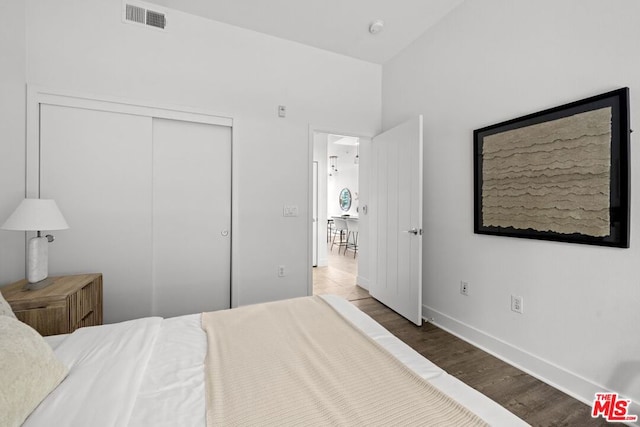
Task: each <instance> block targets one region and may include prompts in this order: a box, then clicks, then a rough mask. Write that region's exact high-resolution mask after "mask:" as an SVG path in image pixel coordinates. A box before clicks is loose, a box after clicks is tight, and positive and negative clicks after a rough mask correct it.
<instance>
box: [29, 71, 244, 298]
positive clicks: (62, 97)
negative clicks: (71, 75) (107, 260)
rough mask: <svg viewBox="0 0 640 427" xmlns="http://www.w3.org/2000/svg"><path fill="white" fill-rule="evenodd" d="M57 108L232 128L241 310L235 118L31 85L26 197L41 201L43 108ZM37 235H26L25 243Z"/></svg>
mask: <svg viewBox="0 0 640 427" xmlns="http://www.w3.org/2000/svg"><path fill="white" fill-rule="evenodd" d="M41 105H54V106H59V107H71V108H82V109H88V110H98V111H107V112H112V113H122V114H131V115H138V116H146V117H157V118H161V119H170V120H180V121H186V122H195V123H204V124H211V125H218V126H226V127H229V128H231V239H230V245H231V265H230V266H229V269H230V277H231V283H230V284H229V285H230V287H231V301H230V305H231V307H237V306H238V297H237V295H238V283H237V279H236V278H237V277H238V274H237V271H238V265H237V264H238V261H237V260H238V259H239V256H238V253H237V251H238V248H237V245H236V244H234V242H235V236H236V234H237V233H238V200H237V194H238V191H237V190H238V188H237V186H238V180H237V179H236V171H237V165H236V159H235V156H234V155H233V152H234V149H233V141H234V126H233V118H232V117H228V116H225V115H222V114H218V113H214V112H211V111H207V110H204V109H198V108H188V107H184V106H177V105H170V104H162V103H159V102H149V101H138V100H131V99H126V98H121V97H113V96H96V95H89V94H85V93H81V92H75V91H67V90H55V89H49V88H44V87H40V86H37V85H31V84H28V85H27V115H26V116H27V117H26V163H25V167H26V171H25V188H26V191H25V197H28V198H39V197H40V106H41ZM32 234H33V233H25V241H26V240H27V239H29V238H30V237H32Z"/></svg>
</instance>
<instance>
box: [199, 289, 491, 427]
mask: <svg viewBox="0 0 640 427" xmlns="http://www.w3.org/2000/svg"><path fill="white" fill-rule="evenodd" d="M202 327H203V329H204V330H205V331H206V333H207V341H208V346H209V347H208V352H207V356H206V361H205V365H206V368H205V369H206V375H205V378H206V400H207V413H206V417H207V426H210V427H211V426H232V425H242V426H251V425H260V426H270V425H274V426H283V425H305V426H308V425H323V426H324V425H343V426H355V425H362V426H374V425H380V426H389V425H402V426H416V425H430V426H476V425H485V423H484V422H483V421H482V420H481V419H480V418H478V417H477V416H476V415H474V414H473V413H471V412H470V411H469V410H467V409H466V408H464V407H462V406H461V405H460V404H458V403H456V402H455V401H454V400H452V399H451V398H449V397H448V396H446V395H444V394H443V393H441V392H440V391H439V390H437V389H436V388H435V387H433V386H431V385H430V384H429V383H428V382H427V381H425V380H423V379H422V378H420V377H419V376H417V375H416V374H414V373H413V371H411V370H409V369H408V368H406V367H405V366H404V365H403V364H402V363H400V362H399V361H398V360H397V359H395V358H394V357H393V356H391V355H390V354H389V353H388V352H387V351H386V350H385V349H383V348H382V347H380V346H379V345H378V344H377V343H375V342H374V341H373V340H371V339H370V338H369V337H367V336H366V335H364V334H363V333H362V332H360V331H359V330H358V329H356V328H355V327H354V326H352V325H351V324H350V323H349V322H348V321H346V320H345V319H343V318H342V316H341V315H339V314H338V313H337V312H336V311H335V310H334V309H333V308H332V307H331V306H330V305H329V304H328V303H326V302H325V301H324V300H322V299H321V298H319V297H306V298H297V299H293V300H285V301H278V302H273V303H267V304H259V305H253V306H246V307H241V308H237V309H233V310H225V311H217V312H213V313H204V314H203V315H202Z"/></svg>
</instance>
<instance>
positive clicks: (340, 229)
mask: <svg viewBox="0 0 640 427" xmlns="http://www.w3.org/2000/svg"><path fill="white" fill-rule="evenodd" d="M333 227H334V229H335V232H334V234H333V239H332V240H331V250H333V246H334V245H337V246H338V254H339V253H340V248H342V247H344V250H345V253H346V251H347V237H348V236H349V229H348V227H347V220H345V219H343V218H334V219H333ZM336 236H338V242H337V243H336Z"/></svg>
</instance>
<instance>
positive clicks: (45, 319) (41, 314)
mask: <svg viewBox="0 0 640 427" xmlns="http://www.w3.org/2000/svg"><path fill="white" fill-rule="evenodd" d="M14 313H15V315H16V317H17V318H18V320H20V321H22V322H24V323H26V324H27V325H29V326H31V327H32V328H33V329H35V330H36V331H38V332H40V334H41V335H57V334H65V333H67V332H69V316H68V313H69V311H68V310H67V306H66V304H62V305H59V306H48V307H41V308H32V309H29V310H22V311H14Z"/></svg>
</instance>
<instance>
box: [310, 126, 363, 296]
mask: <svg viewBox="0 0 640 427" xmlns="http://www.w3.org/2000/svg"><path fill="white" fill-rule="evenodd" d="M336 129H338V127H333V126H317V125H313V124H309V134H308V140H307V188H308V190H307V208H308V212H309V213H311V212H313V144H314V136H315V134H316V133H330V134H334V135H343V136H351V137H355V138H364V139H369V140H372V139H373V136H374V135H371V134H369V133H367V132H358V131H350V130H336ZM320 176H322V173H321V171H320V170H318V178H320ZM366 178H367V179H370V177H368V176H367V177H366ZM358 179H359V180H360V179H361V176H360V174H358ZM359 185H360V183H359V182H358V186H359ZM307 242H308V243H307V260H308V262H307V267H306V269H307V295H313V267H312V265H313V219H312V216H311V215H308V216H307ZM357 259H358V264H359V259H360V258H357Z"/></svg>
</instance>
